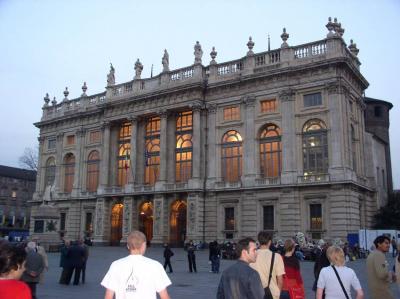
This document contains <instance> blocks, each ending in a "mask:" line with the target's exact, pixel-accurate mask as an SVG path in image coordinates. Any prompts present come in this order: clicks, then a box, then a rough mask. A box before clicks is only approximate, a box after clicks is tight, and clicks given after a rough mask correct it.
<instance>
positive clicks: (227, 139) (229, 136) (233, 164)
mask: <svg viewBox="0 0 400 299" xmlns="http://www.w3.org/2000/svg"><path fill="white" fill-rule="evenodd" d="M241 175H242V136H240V134H239V133H238V132H237V131H234V130H231V131H228V132H226V133H225V135H224V136H223V137H222V178H223V180H224V181H225V182H237V181H239V180H240V177H241Z"/></svg>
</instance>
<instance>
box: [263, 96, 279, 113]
mask: <svg viewBox="0 0 400 299" xmlns="http://www.w3.org/2000/svg"><path fill="white" fill-rule="evenodd" d="M260 105H261V112H262V113H273V112H276V109H277V104H276V99H270V100H264V101H261V102H260Z"/></svg>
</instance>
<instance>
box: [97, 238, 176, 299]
mask: <svg viewBox="0 0 400 299" xmlns="http://www.w3.org/2000/svg"><path fill="white" fill-rule="evenodd" d="M127 247H128V250H129V252H130V255H128V256H127V257H125V258H122V259H119V260H116V261H115V262H113V263H112V264H111V266H110V269H109V270H108V272H107V274H106V276H104V278H103V281H102V282H101V285H102V286H103V287H105V288H106V293H105V295H104V299H113V298H114V294H115V299H156V298H157V293H158V294H159V295H160V298H161V299H169V298H170V297H169V295H168V291H167V287H168V286H169V285H171V281H170V279H169V278H168V276H167V273H165V270H164V268H163V266H162V265H161V264H160V263H159V262H157V261H155V260H152V259H149V258H147V257H144V256H143V255H144V253H145V251H146V236H145V235H144V234H143V233H141V232H139V231H133V232H131V233H130V234H129V236H128V238H127Z"/></svg>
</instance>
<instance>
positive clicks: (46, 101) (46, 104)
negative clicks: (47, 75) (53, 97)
mask: <svg viewBox="0 0 400 299" xmlns="http://www.w3.org/2000/svg"><path fill="white" fill-rule="evenodd" d="M43 100H44V105H43V107H48V106H49V102H50V97H49V94H48V93H46V96H45V97H44V98H43Z"/></svg>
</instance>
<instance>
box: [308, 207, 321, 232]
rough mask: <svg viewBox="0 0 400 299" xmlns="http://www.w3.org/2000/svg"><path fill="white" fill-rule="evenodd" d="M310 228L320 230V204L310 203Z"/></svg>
mask: <svg viewBox="0 0 400 299" xmlns="http://www.w3.org/2000/svg"><path fill="white" fill-rule="evenodd" d="M310 230H322V205H321V204H310Z"/></svg>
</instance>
